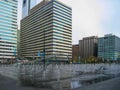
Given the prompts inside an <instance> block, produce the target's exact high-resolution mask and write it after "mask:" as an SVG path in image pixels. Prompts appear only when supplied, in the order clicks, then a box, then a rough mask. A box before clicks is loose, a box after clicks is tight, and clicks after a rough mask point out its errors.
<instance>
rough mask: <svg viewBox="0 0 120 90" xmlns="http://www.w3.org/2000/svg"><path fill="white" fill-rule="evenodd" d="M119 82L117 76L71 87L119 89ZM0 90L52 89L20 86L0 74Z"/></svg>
mask: <svg viewBox="0 0 120 90" xmlns="http://www.w3.org/2000/svg"><path fill="white" fill-rule="evenodd" d="M62 84H63V85H64V87H65V86H67V84H66V83H62ZM74 84H75V85H78V83H77V82H74ZM119 84H120V77H117V78H112V79H109V80H106V81H102V82H97V83H95V82H94V83H93V84H90V85H82V86H81V87H80V88H77V89H72V90H120V85H119ZM68 86H69V85H68ZM0 90H53V89H50V88H35V87H30V86H22V85H21V84H20V82H19V81H17V80H14V79H11V78H8V77H4V76H1V75H0ZM56 90H57V89H56ZM61 90H70V89H68V88H66V89H65V88H64V89H61Z"/></svg>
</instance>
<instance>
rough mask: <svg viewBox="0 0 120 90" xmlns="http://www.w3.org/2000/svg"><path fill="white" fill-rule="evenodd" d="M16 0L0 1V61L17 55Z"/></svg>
mask: <svg viewBox="0 0 120 90" xmlns="http://www.w3.org/2000/svg"><path fill="white" fill-rule="evenodd" d="M17 3H18V2H17V0H0V59H2V58H4V59H10V58H14V55H16V54H17V52H16V51H17V50H16V48H17V5H18V4H17Z"/></svg>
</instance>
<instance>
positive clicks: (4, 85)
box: [0, 75, 51, 90]
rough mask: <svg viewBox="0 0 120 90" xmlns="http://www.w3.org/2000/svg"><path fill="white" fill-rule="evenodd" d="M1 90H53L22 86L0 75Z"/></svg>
mask: <svg viewBox="0 0 120 90" xmlns="http://www.w3.org/2000/svg"><path fill="white" fill-rule="evenodd" d="M0 90H51V89H45V88H34V87H27V86H22V85H21V84H20V83H19V82H18V81H16V80H13V79H11V78H8V77H4V76H1V75H0Z"/></svg>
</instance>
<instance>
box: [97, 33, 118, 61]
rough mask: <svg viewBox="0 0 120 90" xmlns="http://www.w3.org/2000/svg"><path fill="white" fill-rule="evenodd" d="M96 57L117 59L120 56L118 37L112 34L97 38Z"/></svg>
mask: <svg viewBox="0 0 120 90" xmlns="http://www.w3.org/2000/svg"><path fill="white" fill-rule="evenodd" d="M98 57H99V58H102V59H103V60H118V59H119V58H120V38H119V37H117V36H115V35H112V34H108V35H105V36H104V37H101V38H99V39H98Z"/></svg>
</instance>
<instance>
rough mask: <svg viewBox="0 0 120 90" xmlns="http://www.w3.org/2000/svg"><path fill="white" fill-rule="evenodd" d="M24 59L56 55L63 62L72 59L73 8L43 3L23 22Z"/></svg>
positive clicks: (45, 0) (51, 0)
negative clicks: (44, 54) (41, 55)
mask: <svg viewBox="0 0 120 90" xmlns="http://www.w3.org/2000/svg"><path fill="white" fill-rule="evenodd" d="M20 50H21V56H22V57H25V58H33V57H36V58H37V57H38V55H37V53H38V52H40V53H42V52H43V51H45V53H46V57H49V56H51V55H53V56H54V55H55V56H56V57H58V58H59V59H60V60H66V59H67V57H69V58H72V9H71V8H70V7H68V6H66V5H65V4H63V3H61V2H59V1H57V0H43V1H42V2H41V3H39V4H38V5H36V6H35V7H33V8H32V9H31V11H30V14H29V15H28V16H26V17H25V18H23V19H22V20H21V33H20Z"/></svg>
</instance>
